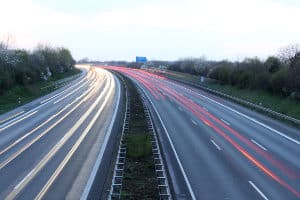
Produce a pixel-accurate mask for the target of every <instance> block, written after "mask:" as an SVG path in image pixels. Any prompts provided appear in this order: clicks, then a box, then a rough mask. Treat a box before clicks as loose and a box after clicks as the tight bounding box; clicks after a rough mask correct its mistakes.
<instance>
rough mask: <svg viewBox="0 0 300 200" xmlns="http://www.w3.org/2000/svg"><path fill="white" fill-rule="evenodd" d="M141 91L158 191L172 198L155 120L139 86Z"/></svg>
mask: <svg viewBox="0 0 300 200" xmlns="http://www.w3.org/2000/svg"><path fill="white" fill-rule="evenodd" d="M138 90H139V93H140V95H141V98H142V102H143V106H144V111H145V116H146V121H147V125H148V129H149V132H150V136H151V142H152V156H153V160H154V165H155V173H156V178H157V183H158V191H159V196H160V199H161V200H171V199H172V196H171V193H170V187H169V183H168V179H167V174H166V170H165V169H166V168H165V165H164V161H163V159H162V155H161V151H160V147H159V144H158V138H157V135H156V131H155V128H154V126H153V121H152V118H151V114H150V111H149V108H148V106H147V105H148V104H147V103H146V102H147V100H146V97H145V95H144V93H143V92H142V91H141V89H140V88H138Z"/></svg>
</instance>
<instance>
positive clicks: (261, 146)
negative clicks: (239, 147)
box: [251, 139, 267, 151]
mask: <svg viewBox="0 0 300 200" xmlns="http://www.w3.org/2000/svg"><path fill="white" fill-rule="evenodd" d="M251 142H253V143H254V144H256V145H257V146H259V147H260V148H262V149H263V150H265V151H267V149H266V148H265V147H264V146H263V145H261V144H259V143H258V142H256V141H255V140H253V139H251Z"/></svg>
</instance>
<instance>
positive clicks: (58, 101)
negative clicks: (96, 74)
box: [53, 82, 93, 104]
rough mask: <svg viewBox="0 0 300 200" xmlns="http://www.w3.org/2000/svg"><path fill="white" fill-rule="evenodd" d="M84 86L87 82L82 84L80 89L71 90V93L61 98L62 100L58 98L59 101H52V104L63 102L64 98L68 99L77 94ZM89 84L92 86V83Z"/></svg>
mask: <svg viewBox="0 0 300 200" xmlns="http://www.w3.org/2000/svg"><path fill="white" fill-rule="evenodd" d="M86 84H87V82H86V83H84V84H82V85H81V86H80V87H78V88H76V89H75V90H73V91H72V92H70V93H68V94H67V95H65V96H63V97H62V98H60V99H58V100H56V101H54V103H53V104H57V103H59V102H61V101H62V100H64V99H65V98H67V97H69V96H70V95H72V94H74V93H75V92H77V91H78V90H80V89H81V88H83V87H84V86H85V85H86ZM91 84H93V83H91Z"/></svg>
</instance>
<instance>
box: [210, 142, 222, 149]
mask: <svg viewBox="0 0 300 200" xmlns="http://www.w3.org/2000/svg"><path fill="white" fill-rule="evenodd" d="M210 141H211V143H213V145H215V147H217V149H218V150H219V151H221V150H222V149H221V147H220V146H219V145H217V143H216V142H215V141H213V140H210Z"/></svg>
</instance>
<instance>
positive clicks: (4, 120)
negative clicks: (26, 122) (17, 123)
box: [0, 110, 25, 124]
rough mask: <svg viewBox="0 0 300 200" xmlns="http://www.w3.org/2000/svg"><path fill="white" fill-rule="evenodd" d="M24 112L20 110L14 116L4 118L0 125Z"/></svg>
mask: <svg viewBox="0 0 300 200" xmlns="http://www.w3.org/2000/svg"><path fill="white" fill-rule="evenodd" d="M24 112H25V111H24V110H22V111H20V112H18V113H16V114H14V115H12V116H9V117H7V118H5V119H3V120H1V121H0V124H3V123H4V122H7V121H9V120H11V119H12V118H15V117H17V116H19V115H21V114H23V113H24Z"/></svg>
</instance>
